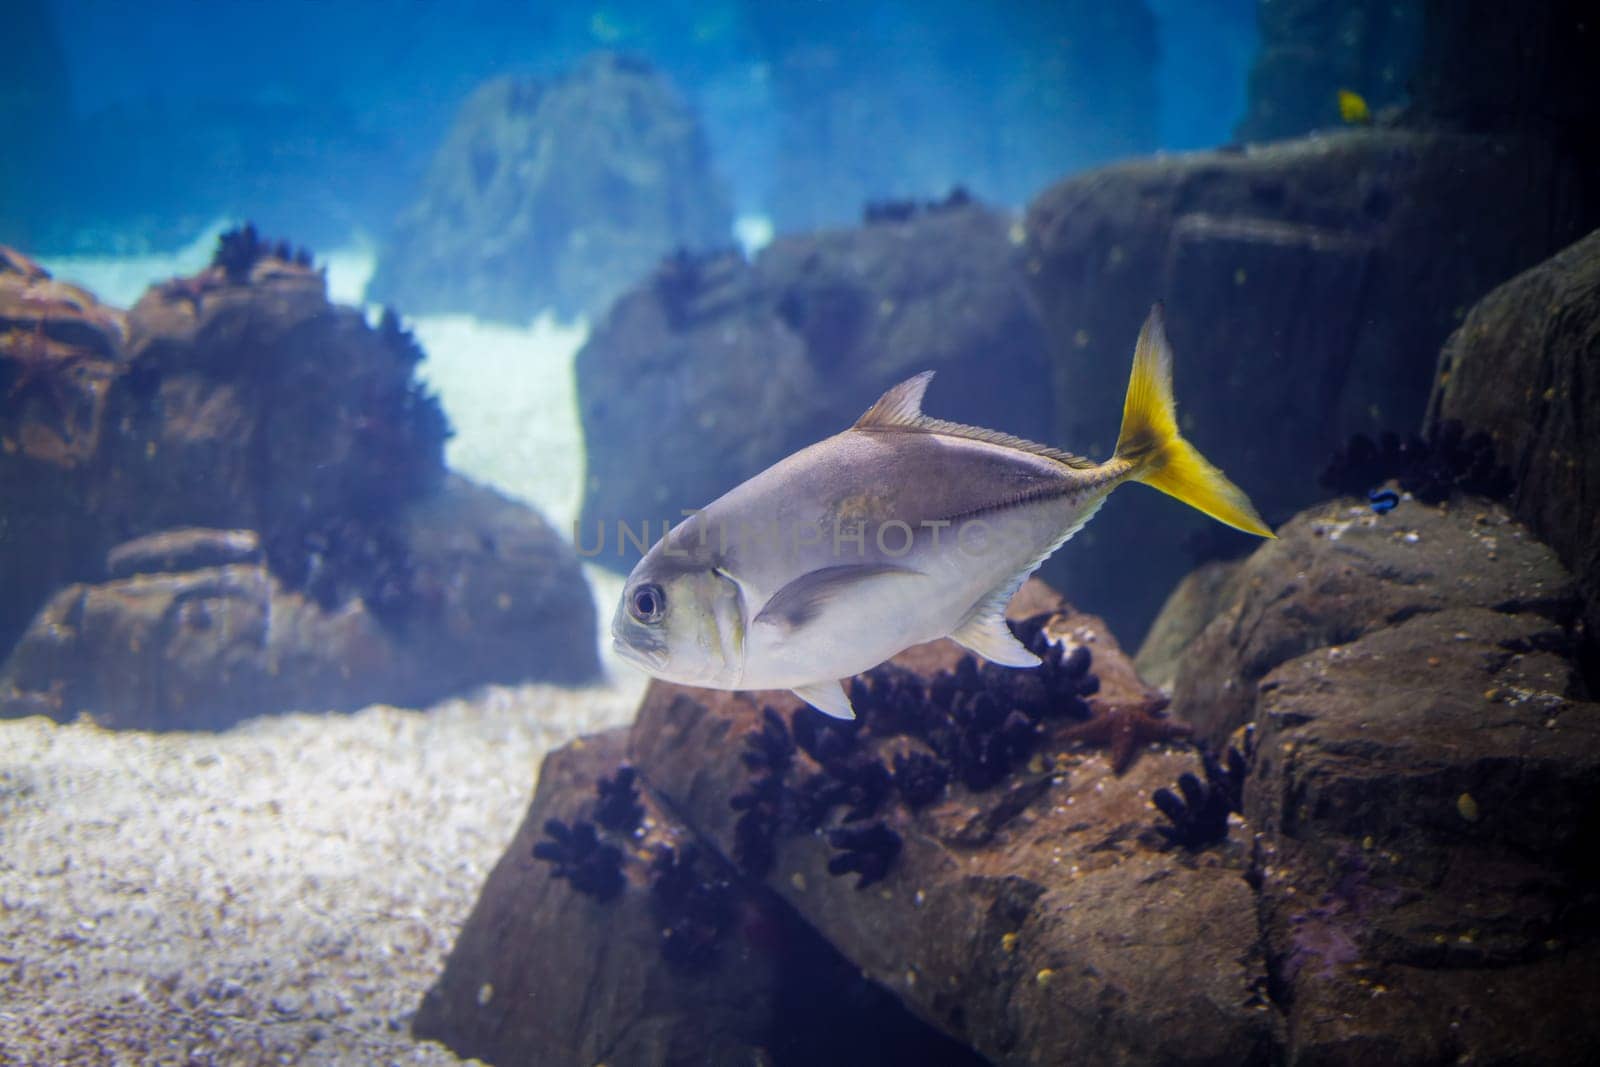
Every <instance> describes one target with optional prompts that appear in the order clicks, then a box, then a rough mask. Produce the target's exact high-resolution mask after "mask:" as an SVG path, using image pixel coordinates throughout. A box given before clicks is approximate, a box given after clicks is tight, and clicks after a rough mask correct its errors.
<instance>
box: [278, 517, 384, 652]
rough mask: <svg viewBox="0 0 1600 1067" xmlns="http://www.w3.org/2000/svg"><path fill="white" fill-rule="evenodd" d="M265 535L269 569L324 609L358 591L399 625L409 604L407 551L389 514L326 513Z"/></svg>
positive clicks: (380, 614)
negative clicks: (383, 516) (386, 516)
mask: <svg viewBox="0 0 1600 1067" xmlns="http://www.w3.org/2000/svg"><path fill="white" fill-rule="evenodd" d="M266 538H267V539H266V544H265V546H264V547H265V551H266V556H267V565H268V566H269V567H270V568H271V569H272V573H273V574H275V575H276V576H277V577H278V580H279V581H281V582H282V583H283V585H284V588H286V589H294V590H298V591H300V592H303V593H305V594H306V595H307V596H308V597H310V598H311V599H312V600H315V601H316V602H317V604H318V605H319V606H320V607H321V608H322V609H323V610H324V611H332V610H334V609H335V608H337V607H339V606H340V605H342V604H346V603H349V602H350V601H351V600H353V599H354V598H356V597H359V598H360V599H361V601H362V602H363V603H364V604H366V606H367V608H368V609H369V610H370V611H371V612H372V614H373V615H374V616H376V617H377V618H378V619H380V620H382V621H383V622H385V623H389V624H391V625H398V624H399V623H401V622H402V621H403V620H404V619H405V617H406V616H407V614H408V613H409V612H410V611H411V609H412V607H413V606H414V602H415V591H414V588H413V585H412V579H413V575H414V573H415V571H414V566H413V563H412V559H411V552H410V549H409V547H408V545H407V542H406V538H405V536H404V534H403V532H402V531H401V530H400V529H399V527H398V525H397V524H396V523H394V522H392V521H390V520H387V519H365V520H363V519H360V518H354V517H350V516H339V515H335V516H325V517H322V518H321V519H319V520H306V521H303V522H299V523H291V522H285V523H283V524H281V525H279V526H277V527H276V528H273V529H270V530H268V531H267V535H266Z"/></svg>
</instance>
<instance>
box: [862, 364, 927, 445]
mask: <svg viewBox="0 0 1600 1067" xmlns="http://www.w3.org/2000/svg"><path fill="white" fill-rule="evenodd" d="M931 381H933V371H931V370H925V371H923V372H922V373H921V374H918V375H916V376H915V377H912V378H907V379H906V380H905V381H903V382H901V383H900V384H899V385H897V386H895V387H894V388H893V389H891V390H889V391H888V392H887V393H884V394H883V395H882V396H880V397H879V398H878V402H877V403H876V404H874V405H872V406H871V407H870V408H868V409H867V410H866V413H865V414H863V415H862V416H861V417H860V418H859V419H857V420H856V425H855V428H856V429H858V430H866V429H887V428H888V427H891V426H899V427H902V428H905V429H913V428H916V427H917V426H918V425H920V424H921V422H922V394H924V393H926V392H927V391H928V383H929V382H931Z"/></svg>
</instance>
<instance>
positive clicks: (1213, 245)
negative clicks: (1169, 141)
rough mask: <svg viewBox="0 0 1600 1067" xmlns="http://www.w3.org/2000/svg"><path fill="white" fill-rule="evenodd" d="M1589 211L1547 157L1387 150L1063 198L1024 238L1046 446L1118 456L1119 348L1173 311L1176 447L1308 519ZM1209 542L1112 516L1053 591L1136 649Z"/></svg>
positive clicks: (1238, 159) (1119, 509)
mask: <svg viewBox="0 0 1600 1067" xmlns="http://www.w3.org/2000/svg"><path fill="white" fill-rule="evenodd" d="M1590 189H1591V185H1590V183H1588V181H1587V178H1586V176H1585V172H1583V171H1582V169H1581V168H1580V167H1578V166H1577V165H1575V164H1574V163H1573V162H1572V161H1571V160H1569V159H1568V157H1566V156H1565V155H1563V154H1562V152H1561V151H1560V150H1559V149H1558V148H1557V147H1556V146H1554V145H1553V144H1552V143H1551V142H1548V141H1545V140H1543V139H1539V138H1534V137H1528V138H1517V137H1513V136H1506V137H1498V138H1490V137H1478V136H1464V135H1451V134H1438V133H1423V132H1410V131H1398V130H1377V129H1374V130H1360V131H1348V132H1343V133H1337V134H1330V135H1327V136H1321V137H1311V138H1306V139H1303V140H1299V141H1293V142H1286V143H1282V144H1276V145H1269V146H1265V147H1259V148H1257V147H1252V148H1248V149H1245V150H1243V151H1231V152H1206V153H1197V154H1193V155H1185V156H1175V157H1158V158H1155V159H1147V160H1140V161H1137V162H1132V163H1128V164H1124V165H1120V166H1116V167H1109V168H1106V169H1104V170H1100V171H1096V172H1093V173H1090V174H1086V175H1083V176H1081V177H1077V178H1073V179H1069V180H1067V181H1064V182H1062V183H1060V184H1058V185H1056V186H1054V187H1052V188H1051V189H1049V190H1046V191H1045V192H1044V193H1042V194H1041V195H1040V196H1039V197H1038V198H1037V199H1036V200H1035V201H1034V202H1033V204H1032V206H1031V207H1030V209H1029V212H1028V219H1027V245H1026V252H1027V256H1028V266H1029V271H1030V275H1029V276H1030V279H1031V281H1032V288H1033V292H1034V294H1035V296H1036V298H1037V301H1038V305H1039V307H1040V309H1041V312H1042V314H1043V316H1044V320H1045V323H1046V326H1047V331H1048V337H1049V344H1050V352H1051V356H1052V358H1053V375H1054V378H1053V381H1054V391H1055V397H1056V401H1055V405H1054V407H1055V423H1054V429H1053V430H1052V431H1051V433H1050V434H1049V437H1048V440H1049V441H1050V443H1052V444H1055V445H1057V446H1059V447H1064V448H1069V449H1072V450H1073V451H1076V452H1080V453H1082V454H1086V455H1089V456H1094V457H1100V456H1103V455H1105V454H1106V453H1108V452H1109V451H1110V449H1111V447H1112V445H1113V443H1114V441H1115V438H1116V428H1117V422H1118V417H1119V415H1120V413H1121V410H1122V397H1123V392H1124V390H1125V388H1126V384H1127V374H1128V367H1129V362H1130V358H1131V353H1132V346H1133V339H1134V338H1135V336H1137V334H1138V330H1139V324H1140V322H1141V321H1142V319H1143V318H1144V316H1145V315H1146V314H1147V313H1148V311H1149V309H1150V305H1151V304H1152V303H1153V302H1155V301H1157V300H1164V301H1165V302H1166V307H1167V324H1168V332H1169V335H1170V337H1171V340H1172V343H1173V347H1174V350H1175V352H1176V385H1177V397H1178V403H1179V411H1180V414H1181V416H1182V418H1183V425H1184V427H1185V429H1186V431H1187V432H1188V433H1189V434H1190V436H1191V437H1192V439H1193V441H1194V442H1195V444H1196V445H1197V446H1199V448H1200V449H1201V451H1202V452H1204V453H1205V454H1206V455H1207V456H1209V457H1210V458H1211V459H1212V460H1213V461H1215V462H1216V463H1217V464H1218V465H1219V466H1221V467H1222V468H1224V469H1225V470H1226V471H1227V472H1228V474H1229V476H1230V477H1232V478H1233V479H1234V480H1235V481H1236V482H1237V483H1238V484H1239V485H1240V486H1242V487H1243V488H1244V490H1245V491H1246V492H1247V493H1248V494H1249V495H1250V496H1251V498H1252V499H1253V500H1254V501H1255V503H1256V504H1257V505H1258V507H1259V508H1260V510H1261V512H1262V514H1263V515H1265V516H1266V517H1267V519H1268V520H1269V521H1273V522H1281V521H1282V520H1284V519H1285V518H1287V517H1288V516H1290V515H1292V514H1294V513H1295V512H1296V511H1298V510H1299V509H1301V508H1303V507H1305V506H1307V505H1308V504H1310V503H1312V502H1313V501H1315V500H1317V499H1319V498H1320V497H1321V496H1322V493H1321V492H1320V491H1319V489H1318V487H1317V482H1316V479H1317V474H1318V472H1319V471H1321V470H1322V469H1323V467H1324V466H1325V464H1326V462H1327V459H1328V457H1329V455H1330V454H1331V453H1332V452H1333V450H1334V448H1335V446H1336V445H1337V444H1338V443H1340V442H1342V441H1343V440H1344V439H1345V438H1346V437H1348V436H1349V435H1350V434H1352V433H1355V432H1358V431H1360V432H1367V433H1372V432H1374V431H1378V430H1384V429H1407V428H1409V427H1412V426H1415V425H1416V424H1417V422H1418V421H1419V420H1420V418H1421V417H1422V413H1423V410H1424V408H1425V407H1426V403H1427V397H1428V394H1429V391H1430V389H1431V388H1432V380H1433V370H1434V359H1435V353H1437V351H1438V348H1439V346H1440V344H1442V343H1443V341H1444V339H1445V337H1446V336H1447V335H1448V334H1449V332H1450V330H1451V329H1452V328H1454V327H1455V325H1456V324H1457V323H1458V322H1459V321H1460V317H1461V316H1462V315H1463V314H1464V312H1465V309H1466V308H1468V307H1470V306H1471V304H1472V302H1473V301H1475V300H1477V299H1478V298H1479V297H1480V296H1481V295H1482V294H1484V293H1486V292H1488V291H1489V289H1490V288H1492V287H1493V286H1495V285H1497V284H1499V283H1500V282H1501V281H1503V280H1504V279H1505V278H1507V277H1510V276H1511V275H1513V274H1515V273H1516V272H1517V271H1519V270H1523V269H1525V268H1527V267H1528V266H1530V265H1532V264H1534V263H1537V262H1538V261H1539V260H1541V259H1542V258H1544V257H1545V256H1548V255H1549V254H1550V253H1551V252H1553V251H1555V250H1556V249H1558V248H1560V247H1562V246H1563V245H1565V244H1567V243H1568V242H1570V241H1572V240H1574V239H1575V238H1576V237H1578V236H1579V235H1581V234H1582V233H1584V232H1586V231H1587V230H1588V229H1589V228H1590V227H1592V226H1593V225H1594V223H1595V219H1596V213H1597V211H1600V202H1597V201H1596V199H1595V198H1594V196H1593V195H1592V193H1591V191H1590ZM1486 204H1492V205H1494V209H1493V210H1485V208H1484V205H1486ZM1212 526H1214V524H1213V523H1212V522H1211V520H1209V519H1206V518H1204V517H1202V516H1200V515H1199V514H1197V513H1194V512H1191V511H1188V510H1186V509H1184V508H1181V507H1179V506H1178V505H1176V504H1174V503H1172V502H1171V501H1169V500H1166V499H1165V498H1159V497H1157V496H1156V495H1155V494H1152V493H1147V492H1140V491H1137V490H1135V491H1130V492H1127V493H1118V494H1116V495H1115V496H1113V497H1112V499H1111V500H1110V501H1109V502H1108V503H1107V505H1106V507H1105V509H1104V511H1103V512H1102V513H1101V514H1100V516H1099V517H1098V518H1096V520H1095V521H1094V522H1092V523H1090V524H1089V526H1088V527H1086V528H1085V529H1084V531H1083V532H1082V533H1080V534H1079V535H1078V537H1077V538H1076V539H1075V540H1074V542H1073V543H1072V544H1071V545H1069V546H1068V548H1067V549H1066V550H1065V551H1063V552H1061V553H1059V554H1058V555H1057V557H1056V558H1055V559H1054V560H1052V561H1051V563H1050V564H1048V565H1047V567H1046V570H1045V576H1046V577H1047V578H1049V579H1050V580H1051V581H1052V582H1054V583H1055V584H1056V585H1058V586H1059V587H1061V588H1062V589H1065V590H1066V591H1067V592H1068V593H1069V594H1070V595H1071V596H1072V597H1073V598H1074V601H1075V602H1077V603H1079V604H1081V605H1083V606H1084V608H1085V609H1086V610H1092V611H1095V612H1097V613H1099V614H1101V615H1104V616H1105V617H1106V618H1107V619H1108V620H1109V621H1110V622H1111V625H1112V626H1113V628H1114V629H1115V630H1116V631H1117V633H1118V634H1120V635H1122V636H1123V637H1124V638H1125V639H1129V640H1133V639H1137V638H1138V637H1139V636H1140V635H1141V634H1142V633H1143V631H1144V629H1145V627H1146V626H1147V625H1148V623H1149V620H1150V619H1151V618H1152V617H1153V616H1154V614H1155V612H1156V609H1157V608H1158V607H1159V605H1160V603H1161V600H1162V598H1164V597H1165V596H1166V595H1167V593H1168V592H1169V591H1170V590H1171V589H1172V587H1173V586H1174V585H1175V584H1176V583H1177V581H1178V579H1179V578H1181V577H1182V575H1183V574H1184V573H1186V572H1187V571H1188V570H1190V569H1191V568H1192V566H1193V563H1194V560H1195V556H1196V554H1199V555H1200V556H1201V558H1207V557H1209V556H1210V555H1213V554H1216V552H1217V551H1218V550H1217V549H1216V548H1214V547H1211V545H1212V542H1211V541H1210V538H1211V536H1212V532H1211V529H1210V528H1211V527H1212ZM1195 538H1201V539H1202V540H1201V542H1200V543H1199V551H1198V553H1197V552H1195V551H1191V550H1190V549H1189V545H1190V544H1192V543H1194V542H1193V539H1195ZM1237 544H1238V545H1239V546H1241V547H1244V546H1247V542H1246V541H1244V539H1243V538H1242V536H1241V537H1240V538H1239V539H1237ZM1223 547H1224V550H1225V548H1226V546H1223Z"/></svg>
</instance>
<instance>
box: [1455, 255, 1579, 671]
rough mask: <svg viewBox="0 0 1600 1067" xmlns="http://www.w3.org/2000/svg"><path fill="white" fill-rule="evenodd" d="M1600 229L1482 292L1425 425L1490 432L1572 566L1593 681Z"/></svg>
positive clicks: (1534, 523)
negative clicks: (1581, 599) (1456, 422)
mask: <svg viewBox="0 0 1600 1067" xmlns="http://www.w3.org/2000/svg"><path fill="white" fill-rule="evenodd" d="M1597 411H1600V231H1597V232H1595V233H1592V234H1590V235H1589V236H1588V237H1585V238H1584V239H1583V240H1581V241H1579V242H1578V243H1576V244H1574V245H1572V246H1571V247H1570V248H1567V249H1566V250H1564V251H1562V252H1561V253H1559V254H1558V255H1556V256H1554V257H1553V258H1551V259H1549V260H1547V261H1545V262H1544V263H1541V264H1539V265H1538V266H1537V267H1534V268H1533V269H1531V270H1529V271H1527V272H1526V273H1524V274H1521V275H1519V276H1517V277H1516V278H1513V279H1512V280H1511V281H1509V282H1507V283H1506V284H1504V285H1502V286H1501V287H1500V288H1498V289H1496V290H1495V291H1494V292H1492V293H1490V294H1489V295H1488V296H1486V297H1485V298H1484V299H1483V300H1482V301H1480V302H1479V303H1478V304H1477V305H1476V306H1474V307H1473V309H1472V312H1471V314H1469V315H1468V316H1467V319H1466V321H1465V322H1463V323H1462V324H1461V328H1460V329H1458V330H1457V331H1456V332H1455V333H1454V334H1452V335H1451V337H1450V341H1449V343H1448V344H1446V345H1445V347H1444V350H1443V352H1441V353H1440V356H1439V374H1438V385H1437V386H1436V388H1435V390H1434V395H1433V401H1432V403H1431V405H1430V406H1429V409H1428V423H1429V425H1430V426H1437V425H1439V424H1441V423H1443V422H1446V421H1448V420H1452V419H1456V420H1460V421H1461V422H1462V423H1463V424H1465V425H1466V426H1467V427H1468V428H1470V429H1473V430H1483V431H1486V432H1487V433H1488V434H1489V435H1490V436H1491V437H1492V438H1493V439H1494V443H1495V448H1496V451H1497V452H1498V453H1499V458H1500V459H1501V460H1502V461H1504V462H1506V463H1508V464H1509V465H1510V467H1511V470H1512V475H1513V477H1515V479H1516V482H1517V491H1516V496H1515V500H1514V503H1513V508H1514V510H1515V512H1516V514H1517V516H1518V517H1519V518H1521V519H1522V520H1523V521H1524V522H1526V523H1527V524H1528V525H1529V527H1530V528H1531V529H1532V530H1533V531H1534V533H1535V534H1537V535H1538V536H1539V537H1540V538H1541V539H1543V540H1544V541H1546V542H1548V543H1549V544H1550V546H1551V547H1552V548H1554V549H1555V550H1556V552H1557V553H1558V554H1559V555H1560V556H1561V559H1562V561H1563V562H1564V563H1566V565H1567V566H1568V567H1570V568H1571V569H1572V571H1573V573H1574V574H1575V575H1576V576H1577V579H1578V584H1579V585H1580V587H1581V588H1582V591H1583V597H1584V601H1585V603H1586V605H1587V606H1586V609H1585V611H1586V614H1585V618H1586V620H1587V628H1586V629H1587V635H1588V641H1589V652H1588V655H1589V657H1590V672H1591V681H1600V520H1597V518H1596V516H1597V509H1600V426H1597V424H1596V419H1595V412H1597Z"/></svg>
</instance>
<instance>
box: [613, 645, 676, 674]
mask: <svg viewBox="0 0 1600 1067" xmlns="http://www.w3.org/2000/svg"><path fill="white" fill-rule="evenodd" d="M611 649H612V651H614V652H615V653H616V654H617V655H618V656H619V657H621V658H622V659H623V660H625V661H627V662H628V663H631V664H633V665H634V666H635V667H641V668H643V669H644V670H646V671H649V672H650V673H652V674H655V673H657V672H659V671H660V670H662V669H663V668H665V667H666V665H667V650H666V649H665V648H640V647H638V646H637V645H634V644H630V643H628V642H626V641H624V640H623V639H622V638H620V637H613V638H612V639H611Z"/></svg>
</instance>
